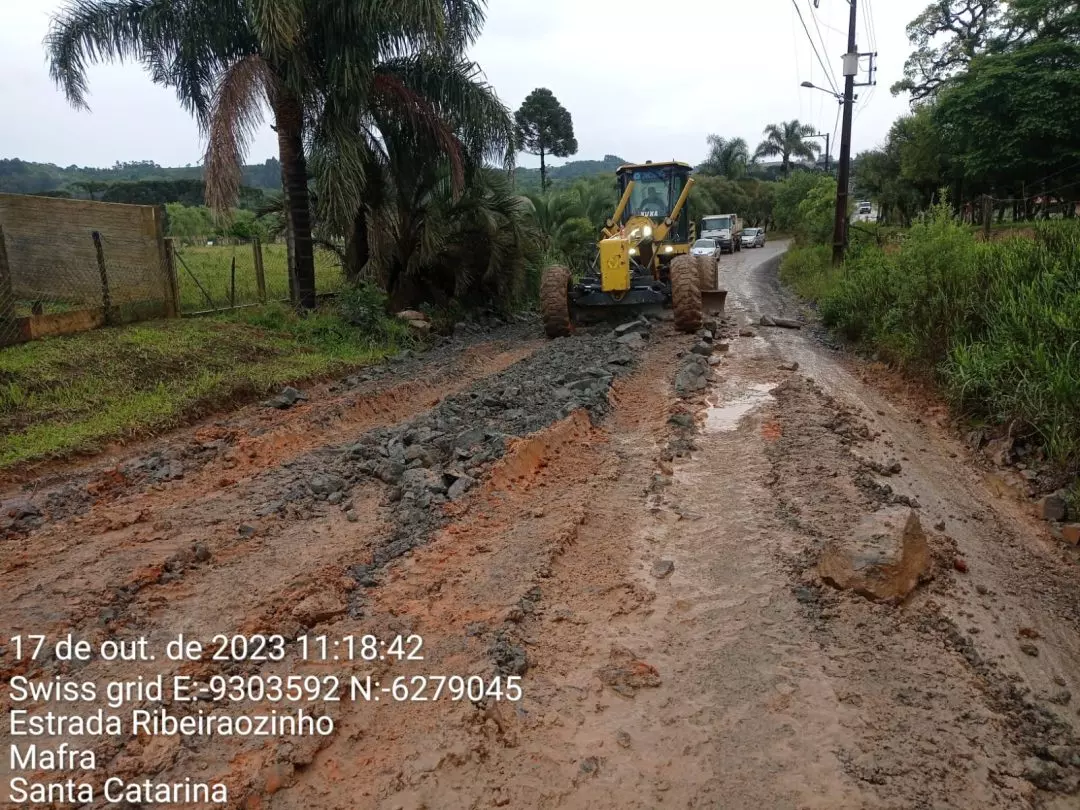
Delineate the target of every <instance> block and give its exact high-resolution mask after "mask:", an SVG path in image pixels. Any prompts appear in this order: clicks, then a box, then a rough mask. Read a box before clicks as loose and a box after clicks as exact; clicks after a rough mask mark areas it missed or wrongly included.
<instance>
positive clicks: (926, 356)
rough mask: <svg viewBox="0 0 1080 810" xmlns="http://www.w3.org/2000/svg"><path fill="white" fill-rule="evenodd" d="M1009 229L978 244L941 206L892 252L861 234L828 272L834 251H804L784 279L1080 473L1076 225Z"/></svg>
mask: <svg viewBox="0 0 1080 810" xmlns="http://www.w3.org/2000/svg"><path fill="white" fill-rule="evenodd" d="M1013 235H1014V238H1003V239H993V240H990V241H988V242H987V241H982V240H980V239H978V238H977V237H976V234H975V233H974V232H973V231H972V230H971V229H970V228H969V227H967V226H965V225H960V224H957V223H955V222H954V221H953V220H952V219H951V216H950V213H949V211H948V210H946V209H939V210H938V211H937V212H936V215H935V216H934V217H933V218H932V219H931V220H930V221H928V222H926V223H923V224H919V225H916V226H914V227H912V228H911V229H910V230H909V231H908V232H907V233H906V238H905V239H904V240H903V241H902V242H901V243H899V244H898V245H896V246H894V249H887V250H882V249H881V248H879V247H878V246H877V245H876V244H875V243H874V242H873V241H872V240H866V241H854V242H853V244H852V249H851V251H850V252H849V254H848V258H847V260H846V261H845V263H844V265H843V266H842V267H840V268H833V267H832V266H831V265H830V262H829V254H830V251H829V248H828V247H822V246H811V247H800V248H797V249H795V250H793V251H791V252H790V253H789V254H788V256H787V257H785V260H784V263H783V265H782V267H781V275H782V277H783V278H784V280H785V281H786V282H787V283H789V284H791V285H792V286H794V287H795V289H796V290H797V291H798V292H799V293H800V294H802V295H804V296H805V297H807V298H811V299H813V300H816V301H817V302H818V303H819V305H820V309H821V313H822V317H823V318H824V320H825V323H826V325H827V326H829V327H831V328H833V329H835V330H837V331H838V332H840V333H841V334H842V335H844V336H845V337H846V338H848V339H849V340H851V341H853V342H856V343H859V344H862V345H864V346H867V347H868V348H870V349H872V350H873V351H875V352H877V353H878V354H880V355H881V356H882V357H884V358H886V359H888V360H890V361H893V362H895V363H897V364H899V365H901V366H907V367H912V368H921V369H929V370H932V371H933V372H934V373H935V374H936V376H937V378H938V379H939V380H940V382H941V384H942V387H943V389H944V391H945V393H946V395H947V396H948V397H949V399H950V400H951V401H952V403H953V404H954V405H955V406H957V408H958V409H960V410H961V411H962V412H964V413H966V414H968V415H970V416H973V417H975V418H976V419H981V420H985V421H988V422H991V423H995V424H1000V425H1006V424H1011V425H1013V428H1014V435H1019V434H1021V433H1028V434H1029V435H1032V436H1034V437H1035V438H1036V441H1037V443H1038V444H1039V445H1041V447H1042V448H1043V449H1044V451H1045V453H1046V455H1047V456H1048V457H1049V458H1050V459H1052V460H1054V461H1055V462H1058V463H1059V464H1061V465H1062V466H1063V467H1065V468H1067V469H1074V470H1075V469H1080V406H1078V403H1080V221H1076V220H1071V221H1065V222H1062V221H1057V222H1047V223H1039V224H1038V225H1037V227H1036V228H1035V229H1034V231H1033V232H1032V233H1030V234H1029V233H1028V232H1027V231H1026V230H1025V229H1015V230H1014V231H1013Z"/></svg>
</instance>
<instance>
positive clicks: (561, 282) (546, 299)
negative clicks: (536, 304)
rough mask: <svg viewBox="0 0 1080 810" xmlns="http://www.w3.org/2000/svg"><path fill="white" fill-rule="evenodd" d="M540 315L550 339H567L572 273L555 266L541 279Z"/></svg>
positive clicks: (570, 329)
mask: <svg viewBox="0 0 1080 810" xmlns="http://www.w3.org/2000/svg"><path fill="white" fill-rule="evenodd" d="M540 315H541V317H542V318H543V321H544V332H546V333H547V336H548V337H549V338H557V337H566V336H568V335H569V334H570V333H571V332H572V331H573V326H572V325H571V323H570V271H569V270H567V269H566V268H565V267H560V266H559V265H553V266H551V267H549V268H547V269H546V270H545V271H544V275H543V276H541V278H540Z"/></svg>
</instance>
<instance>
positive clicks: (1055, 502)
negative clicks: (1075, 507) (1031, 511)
mask: <svg viewBox="0 0 1080 810" xmlns="http://www.w3.org/2000/svg"><path fill="white" fill-rule="evenodd" d="M1035 510H1036V514H1037V515H1038V516H1039V518H1040V519H1041V520H1064V519H1065V514H1066V512H1067V510H1068V504H1067V503H1066V501H1065V498H1064V497H1063V496H1062V495H1061V493H1058V492H1055V493H1054V494H1053V495H1047V496H1045V497H1044V498H1040V499H1039V502H1038V503H1037V504H1036V505H1035Z"/></svg>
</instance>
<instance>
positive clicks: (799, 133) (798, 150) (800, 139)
mask: <svg viewBox="0 0 1080 810" xmlns="http://www.w3.org/2000/svg"><path fill="white" fill-rule="evenodd" d="M813 134H814V128H813V127H812V126H810V125H809V124H803V123H801V122H799V121H798V120H797V119H796V120H794V121H783V122H781V123H779V124H769V125H768V126H767V127H765V140H763V141H762V142H761V143H759V144H758V147H757V149H756V150H754V157H755V158H760V157H779V158H780V162H781V164H782V166H783V171H784V177H787V176H788V174H790V173H791V159H792V158H803V159H805V160H813V159H814V158H816V157H817V154H818V152H820V151H821V147H820V146H819V145H818V144H816V143H814V142H813V141H807V140H806V138H808V137H810V136H812V135H813Z"/></svg>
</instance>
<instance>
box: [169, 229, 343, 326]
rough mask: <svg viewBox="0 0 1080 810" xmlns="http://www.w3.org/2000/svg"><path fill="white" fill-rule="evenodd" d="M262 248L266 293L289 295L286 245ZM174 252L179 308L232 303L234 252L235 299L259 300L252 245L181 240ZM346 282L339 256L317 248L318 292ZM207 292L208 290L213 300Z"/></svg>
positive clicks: (277, 296) (269, 295)
mask: <svg viewBox="0 0 1080 810" xmlns="http://www.w3.org/2000/svg"><path fill="white" fill-rule="evenodd" d="M262 253H263V274H264V276H265V278H266V296H267V299H268V300H269V301H280V300H284V299H287V298H288V297H289V273H288V255H287V252H286V248H285V245H284V244H279V243H270V244H264V245H263V246H262ZM176 255H177V260H176V277H177V281H178V283H179V286H180V311H181V312H202V311H205V310H209V309H223V308H225V307H228V306H229V302H230V300H231V293H232V260H233V257H235V258H236V303H237V304H238V305H239V304H254V303H258V301H259V294H258V285H257V284H256V281H255V257H254V252H253V249H252V246H251V245H214V246H212V247H207V246H206V245H203V246H201V247H186V246H181V245H177V248H176ZM196 279H197V280H198V283H196ZM343 284H344V278H343V276H342V272H341V264H340V263H339V261H338V258H337V256H336V255H335V254H334V253H333V252H331V251H329V250H325V249H316V251H315V286H316V290H317V291H318V292H320V293H327V292H337V291H339V290H340V289H341V288H342V285H343ZM200 285H201V286H202V289H200ZM204 290H205V293H204ZM207 294H209V296H210V298H209V300H208V299H207Z"/></svg>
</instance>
